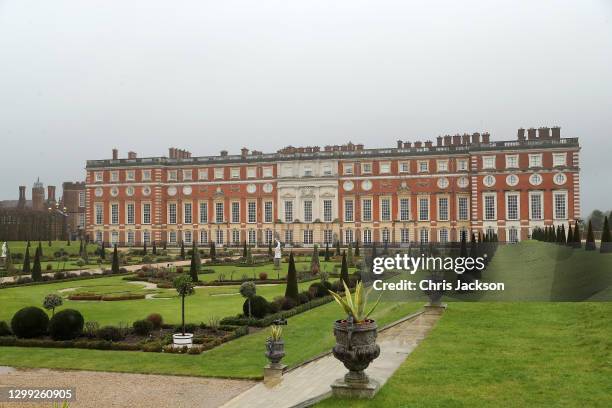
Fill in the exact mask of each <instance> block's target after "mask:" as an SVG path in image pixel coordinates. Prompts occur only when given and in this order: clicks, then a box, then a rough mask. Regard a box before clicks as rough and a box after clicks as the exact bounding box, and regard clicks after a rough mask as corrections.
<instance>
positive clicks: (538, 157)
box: [529, 153, 542, 167]
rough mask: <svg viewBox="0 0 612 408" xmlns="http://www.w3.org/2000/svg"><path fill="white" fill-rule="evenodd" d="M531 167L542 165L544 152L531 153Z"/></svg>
mask: <svg viewBox="0 0 612 408" xmlns="http://www.w3.org/2000/svg"><path fill="white" fill-rule="evenodd" d="M529 167H542V154H541V153H540V154H530V155H529Z"/></svg>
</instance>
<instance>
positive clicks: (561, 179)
mask: <svg viewBox="0 0 612 408" xmlns="http://www.w3.org/2000/svg"><path fill="white" fill-rule="evenodd" d="M566 181H567V176H566V175H565V174H563V173H557V174H555V175H554V176H553V182H554V183H555V184H556V185H558V186H561V185H563V184H565V182H566Z"/></svg>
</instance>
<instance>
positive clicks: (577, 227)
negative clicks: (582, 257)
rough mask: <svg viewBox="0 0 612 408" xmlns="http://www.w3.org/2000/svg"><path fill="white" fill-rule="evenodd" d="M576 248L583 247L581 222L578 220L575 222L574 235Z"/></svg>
mask: <svg viewBox="0 0 612 408" xmlns="http://www.w3.org/2000/svg"><path fill="white" fill-rule="evenodd" d="M572 242H573V245H572V246H573V247H574V248H582V235H581V234H580V224H578V220H576V222H575V223H574V237H573V238H572Z"/></svg>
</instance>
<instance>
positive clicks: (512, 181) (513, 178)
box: [506, 174, 519, 187]
mask: <svg viewBox="0 0 612 408" xmlns="http://www.w3.org/2000/svg"><path fill="white" fill-rule="evenodd" d="M518 182H519V178H518V176H517V175H516V174H508V176H507V177H506V184H508V185H509V186H510V187H514V186H516V185H517V184H518Z"/></svg>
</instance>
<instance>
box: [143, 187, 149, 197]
mask: <svg viewBox="0 0 612 408" xmlns="http://www.w3.org/2000/svg"><path fill="white" fill-rule="evenodd" d="M142 195H145V196H150V195H151V187H149V186H144V187H143V188H142Z"/></svg>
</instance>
